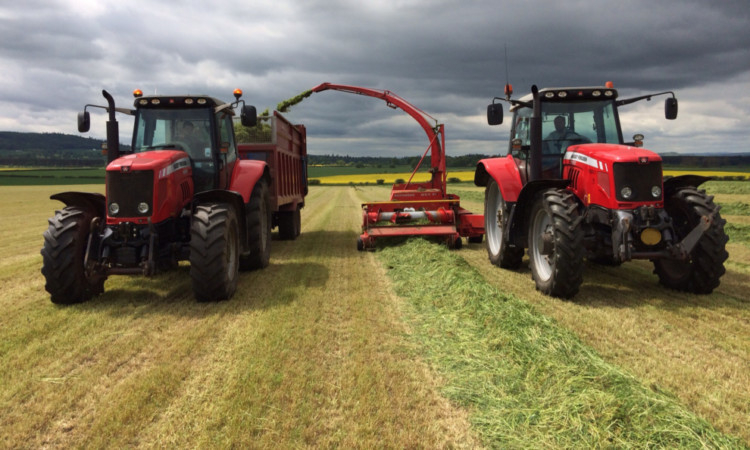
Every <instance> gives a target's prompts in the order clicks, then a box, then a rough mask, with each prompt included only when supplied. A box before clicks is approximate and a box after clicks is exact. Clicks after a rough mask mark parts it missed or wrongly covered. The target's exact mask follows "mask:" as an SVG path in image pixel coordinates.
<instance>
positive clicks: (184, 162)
mask: <svg viewBox="0 0 750 450" xmlns="http://www.w3.org/2000/svg"><path fill="white" fill-rule="evenodd" d="M188 166H190V158H180V159H178V160H177V161H175V162H173V163H172V164H170V165H169V166H167V167H165V168H163V169H161V170H160V171H159V179H161V178H164V177H168V176H169V175H171V174H173V173H174V172H176V171H178V170H180V169H182V168H183V167H188Z"/></svg>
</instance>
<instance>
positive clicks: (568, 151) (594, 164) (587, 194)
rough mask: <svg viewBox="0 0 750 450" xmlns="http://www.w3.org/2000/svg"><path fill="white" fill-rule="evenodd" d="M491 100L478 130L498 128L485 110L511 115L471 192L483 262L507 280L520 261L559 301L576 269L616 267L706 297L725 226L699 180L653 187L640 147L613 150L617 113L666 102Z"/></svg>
mask: <svg viewBox="0 0 750 450" xmlns="http://www.w3.org/2000/svg"><path fill="white" fill-rule="evenodd" d="M505 94H506V96H505V98H497V97H496V98H495V99H494V100H493V103H492V104H491V105H489V106H488V107H487V120H488V123H489V124H490V125H498V124H500V123H502V120H503V110H502V105H501V104H500V103H495V100H503V101H507V102H508V103H510V105H511V108H510V110H511V112H513V123H512V125H511V130H510V145H509V148H508V154H507V155H506V156H505V157H499V158H490V159H484V160H482V161H480V162H479V164H478V165H477V169H476V172H475V174H474V183H475V184H476V185H477V186H485V187H486V190H485V201H484V218H485V234H486V247H487V253H488V255H489V259H490V261H491V262H492V263H493V264H495V265H497V266H500V267H502V268H508V269H517V268H518V267H519V266H520V265H521V259H522V258H523V255H524V250H525V249H528V254H529V264H530V266H531V273H532V276H533V279H534V281H535V283H536V288H537V289H538V290H539V291H541V292H543V293H544V294H546V295H551V296H555V297H562V298H570V297H573V296H574V295H575V294H576V293H577V292H578V290H579V287H580V285H581V282H582V279H583V259H584V257H586V258H587V259H588V260H590V261H594V262H599V263H604V264H609V265H619V264H621V263H622V262H625V261H629V260H632V259H648V260H651V261H652V262H653V264H654V272H655V273H656V274H657V275H658V277H659V282H660V283H661V284H663V285H665V286H667V287H670V288H673V289H677V290H681V291H687V292H693V293H698V294H708V293H710V292H712V291H713V289H714V288H716V287H717V286H718V285H719V281H720V278H721V276H722V275H723V274H724V261H725V260H726V259H727V257H728V254H727V252H726V243H727V240H728V238H727V236H726V234H725V233H724V224H725V223H726V221H725V220H723V219H722V218H721V216H720V215H719V208H720V207H719V206H718V205H715V204H714V202H713V197H712V196H709V195H706V193H705V191H704V190H699V189H698V186H699V185H700V184H702V183H704V182H705V181H707V180H708V179H709V178H706V177H702V176H697V175H684V176H678V177H673V178H668V179H666V180H665V179H663V176H662V160H661V157H660V156H659V155H658V154H656V153H654V152H651V151H649V150H646V149H644V148H642V145H643V136H642V135H635V136H634V137H633V142H628V143H626V142H624V141H623V135H622V130H621V128H620V119H619V116H618V107H620V106H623V105H627V104H630V103H634V102H636V101H639V100H644V99H645V100H651V98H652V97H653V96H657V95H664V94H671V96H670V97H669V98H667V99H666V102H665V116H666V118H667V119H670V120H671V119H675V118H676V117H677V99H676V98H675V96H674V93H672V92H661V93H656V94H649V95H643V96H639V97H634V98H629V99H623V100H621V99H618V93H617V91H616V90H615V89H614V88H613V86H612V83H610V82H608V83H606V86H603V87H583V88H547V89H542V90H538V89H537V87H536V86H532V88H531V94H530V95H527V96H525V97H522V98H521V99H518V100H516V99H511V98H510V96H511V95H512V89H511V87H510V85H506V88H505Z"/></svg>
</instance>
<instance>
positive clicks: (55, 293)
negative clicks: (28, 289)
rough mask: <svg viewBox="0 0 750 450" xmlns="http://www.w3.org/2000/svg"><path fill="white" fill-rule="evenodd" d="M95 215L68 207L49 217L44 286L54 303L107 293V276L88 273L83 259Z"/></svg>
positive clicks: (43, 257) (75, 301) (81, 299)
mask: <svg viewBox="0 0 750 450" xmlns="http://www.w3.org/2000/svg"><path fill="white" fill-rule="evenodd" d="M93 218H94V214H93V213H91V212H90V211H88V210H86V209H83V208H80V207H77V206H68V207H65V208H64V209H62V210H60V211H57V212H56V213H55V216H54V217H52V218H51V219H49V228H47V230H46V231H45V232H44V247H42V251H41V253H42V275H44V278H45V285H44V288H45V289H46V290H47V292H49V293H50V295H51V300H52V303H56V304H61V305H70V304H73V303H80V302H85V301H87V300H89V299H90V298H91V297H93V296H94V295H98V294H101V293H102V292H104V280H106V279H107V277H106V276H104V275H93V276H90V277H89V276H86V270H85V268H84V265H83V262H84V259H85V253H86V247H87V245H88V237H89V232H90V228H91V220H92V219H93Z"/></svg>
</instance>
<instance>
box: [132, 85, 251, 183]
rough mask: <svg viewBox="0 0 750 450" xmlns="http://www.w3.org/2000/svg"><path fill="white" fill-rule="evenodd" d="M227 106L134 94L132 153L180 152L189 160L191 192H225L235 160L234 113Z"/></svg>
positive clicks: (213, 101)
mask: <svg viewBox="0 0 750 450" xmlns="http://www.w3.org/2000/svg"><path fill="white" fill-rule="evenodd" d="M227 106H229V105H225V104H224V103H223V102H221V101H219V100H216V99H214V98H211V97H205V96H195V97H194V96H185V97H183V96H179V97H157V96H153V97H142V96H139V95H138V94H136V100H135V107H136V111H135V125H134V127H133V145H132V148H133V152H134V153H142V152H150V151H154V150H179V151H183V152H185V153H186V154H187V156H189V157H190V162H191V165H192V168H193V181H194V186H195V192H203V191H208V190H211V189H226V188H227V187H228V183H229V176H228V174H229V173H231V171H232V168H233V167H234V164H235V163H236V161H237V146H236V144H235V142H234V132H233V125H232V116H233V115H234V111H233V109H232V108H231V107H227Z"/></svg>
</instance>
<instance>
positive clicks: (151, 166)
mask: <svg viewBox="0 0 750 450" xmlns="http://www.w3.org/2000/svg"><path fill="white" fill-rule="evenodd" d="M189 167H190V158H189V157H188V156H187V153H185V152H183V151H179V150H153V151H149V152H142V153H133V154H130V155H125V156H121V157H120V158H117V159H115V160H114V161H112V162H111V163H110V164H109V165H108V166H107V171H108V172H113V171H114V172H131V171H141V170H151V171H153V172H154V173H157V174H158V178H164V177H166V176H167V175H169V174H170V173H172V172H174V171H176V170H179V169H182V168H189Z"/></svg>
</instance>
